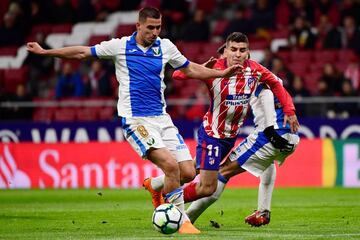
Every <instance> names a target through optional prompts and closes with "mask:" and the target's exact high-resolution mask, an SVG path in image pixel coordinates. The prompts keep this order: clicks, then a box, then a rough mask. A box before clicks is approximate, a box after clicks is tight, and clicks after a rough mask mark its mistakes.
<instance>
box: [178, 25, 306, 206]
mask: <svg viewBox="0 0 360 240" xmlns="http://www.w3.org/2000/svg"><path fill="white" fill-rule="evenodd" d="M226 51H227V54H226V56H227V57H226V58H224V59H219V60H217V62H216V63H215V65H214V68H216V69H224V68H226V67H228V66H232V65H235V64H240V65H242V67H243V69H242V71H241V72H240V73H238V74H237V75H235V76H233V77H230V78H214V79H208V80H203V81H204V82H205V84H206V85H207V86H208V89H209V95H210V98H211V101H210V108H209V110H208V112H207V113H206V114H205V116H204V118H203V123H202V125H201V126H200V128H199V131H198V146H197V149H196V168H198V169H200V182H198V183H195V182H192V183H190V184H188V185H187V186H186V187H185V188H184V200H185V202H191V201H194V200H196V199H199V198H202V197H205V196H209V195H211V194H212V193H213V192H214V191H215V190H216V185H217V172H218V170H219V164H220V162H221V160H222V159H224V158H225V156H226V155H227V154H228V153H229V152H230V150H231V149H232V148H233V146H234V143H235V141H236V137H237V135H238V133H239V130H240V127H241V126H242V124H243V122H244V120H245V117H246V115H247V112H248V110H249V101H250V97H251V94H252V93H253V92H254V91H255V89H256V87H257V85H258V84H259V83H265V84H266V85H267V86H269V87H270V89H271V91H272V92H273V93H274V95H275V96H276V97H277V98H278V99H279V101H280V104H281V105H282V106H283V111H284V113H285V117H284V124H286V123H288V124H289V125H290V128H291V131H293V132H296V131H297V129H298V127H299V123H298V121H297V118H296V115H295V108H294V105H293V102H292V99H291V96H290V95H289V94H288V92H287V91H286V90H285V89H284V88H283V86H282V84H281V80H279V79H278V78H277V77H276V76H275V75H274V74H273V73H271V72H270V71H269V70H268V69H266V68H265V67H263V66H262V65H260V64H258V63H257V62H255V61H253V60H250V59H248V55H249V42H248V39H247V37H246V35H244V34H242V33H239V32H235V33H232V34H230V35H229V36H228V38H227V40H226ZM173 77H174V78H175V79H185V78H186V76H184V75H183V74H182V73H181V72H179V71H175V72H174V74H173Z"/></svg>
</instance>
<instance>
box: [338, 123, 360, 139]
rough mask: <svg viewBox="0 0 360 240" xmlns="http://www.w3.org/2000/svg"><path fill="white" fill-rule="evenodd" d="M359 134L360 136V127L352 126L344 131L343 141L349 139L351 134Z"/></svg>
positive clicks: (341, 136) (342, 134)
mask: <svg viewBox="0 0 360 240" xmlns="http://www.w3.org/2000/svg"><path fill="white" fill-rule="evenodd" d="M353 133H358V134H360V125H350V126H348V127H346V128H345V129H344V131H343V132H342V133H341V135H340V138H341V139H347V138H348V137H349V136H350V135H351V134H353Z"/></svg>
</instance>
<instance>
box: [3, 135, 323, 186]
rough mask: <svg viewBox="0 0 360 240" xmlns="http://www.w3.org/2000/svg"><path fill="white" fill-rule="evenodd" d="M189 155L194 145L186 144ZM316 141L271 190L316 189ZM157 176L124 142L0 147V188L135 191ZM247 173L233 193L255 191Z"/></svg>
mask: <svg viewBox="0 0 360 240" xmlns="http://www.w3.org/2000/svg"><path fill="white" fill-rule="evenodd" d="M187 144H188V146H189V148H190V149H191V151H192V154H193V153H194V150H195V145H196V142H195V141H192V140H190V141H187ZM321 150H322V146H321V140H304V139H303V140H302V141H301V143H300V145H299V147H298V149H297V150H296V151H295V153H294V154H293V155H292V156H291V157H289V158H288V159H287V160H286V161H285V163H284V164H283V166H281V167H280V168H279V169H278V171H277V179H276V185H277V186H321V185H322V182H321V167H322V166H321V162H322V155H321ZM158 174H161V171H160V170H159V169H157V168H156V167H155V166H154V165H153V164H152V163H151V162H149V161H146V160H142V159H141V158H140V157H139V156H138V155H137V154H136V153H135V151H134V150H133V149H132V148H131V147H130V145H129V144H128V143H127V142H112V143H98V142H92V143H83V144H81V143H63V144H33V143H11V144H0V188H93V187H97V188H103V187H104V188H139V187H140V186H141V184H142V180H143V179H144V178H145V177H149V176H156V175H158ZM258 181H259V180H258V179H257V178H255V177H253V176H252V175H250V174H248V173H244V174H241V175H240V176H237V177H235V178H234V179H232V180H231V181H230V183H229V185H230V186H233V187H253V186H257V184H258Z"/></svg>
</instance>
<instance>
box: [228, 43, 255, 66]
mask: <svg viewBox="0 0 360 240" xmlns="http://www.w3.org/2000/svg"><path fill="white" fill-rule="evenodd" d="M225 50H226V54H225V55H226V57H227V64H228V66H229V67H231V66H233V65H235V64H240V65H242V64H243V63H244V61H245V60H246V59H247V58H248V56H249V46H248V44H247V43H244V42H229V43H228V44H227V46H226V48H225ZM224 53H225V51H224Z"/></svg>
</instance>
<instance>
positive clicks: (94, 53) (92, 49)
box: [90, 46, 97, 57]
mask: <svg viewBox="0 0 360 240" xmlns="http://www.w3.org/2000/svg"><path fill="white" fill-rule="evenodd" d="M90 51H91V56H93V57H97V54H96V48H95V46H92V47H91V48H90Z"/></svg>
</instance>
